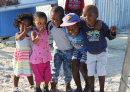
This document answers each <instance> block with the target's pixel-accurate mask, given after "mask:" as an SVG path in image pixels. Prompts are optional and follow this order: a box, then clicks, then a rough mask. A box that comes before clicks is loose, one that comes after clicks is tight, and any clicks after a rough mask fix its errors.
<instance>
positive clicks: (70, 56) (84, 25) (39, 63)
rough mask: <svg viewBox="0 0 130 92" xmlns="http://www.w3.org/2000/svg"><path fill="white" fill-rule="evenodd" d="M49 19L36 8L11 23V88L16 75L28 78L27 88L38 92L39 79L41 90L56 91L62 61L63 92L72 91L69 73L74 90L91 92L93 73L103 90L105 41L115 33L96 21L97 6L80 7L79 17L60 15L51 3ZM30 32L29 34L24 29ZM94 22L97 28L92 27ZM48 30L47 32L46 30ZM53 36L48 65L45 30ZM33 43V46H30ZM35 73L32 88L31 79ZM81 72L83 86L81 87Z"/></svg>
mask: <svg viewBox="0 0 130 92" xmlns="http://www.w3.org/2000/svg"><path fill="white" fill-rule="evenodd" d="M50 16H51V20H50V22H48V23H47V17H46V14H45V13H43V12H36V13H35V14H34V17H33V15H32V14H30V13H28V14H27V13H22V14H20V15H18V16H17V18H16V19H14V27H16V28H18V30H19V32H18V33H16V35H15V40H16V50H15V53H14V59H13V68H14V92H17V91H18V81H19V76H20V75H25V76H27V78H28V81H29V84H30V89H36V92H42V90H41V88H40V84H41V82H44V86H43V90H44V92H50V91H49V89H48V83H49V82H50V84H51V91H52V92H56V85H57V83H58V76H59V72H60V67H61V65H62V64H63V70H64V81H65V89H66V92H72V89H71V85H70V82H71V80H72V75H73V78H74V81H75V84H76V86H77V89H76V90H75V91H74V92H89V91H91V92H94V75H95V74H97V75H98V76H99V83H100V92H104V83H105V75H106V71H105V65H106V63H107V53H108V48H107V41H106V39H105V37H107V38H109V39H110V40H112V39H114V38H115V37H116V26H112V27H111V29H109V28H108V26H107V25H106V24H105V23H104V22H102V21H97V18H98V9H97V7H96V6H94V5H88V6H86V7H84V8H83V20H80V18H79V16H78V15H77V14H75V13H69V14H67V15H65V16H64V9H63V8H62V7H61V6H54V7H53V8H52V9H51V12H50ZM32 26H36V29H35V30H33V31H32V32H31V38H30V37H29V36H28V35H27V33H28V32H29V31H30V30H31V29H32ZM96 26H98V29H95V27H96ZM47 31H48V32H47ZM49 33H51V34H52V36H53V47H54V51H53V62H54V63H53V65H52V67H50V60H51V59H52V57H51V52H50V47H49V40H48V34H49ZM31 42H32V43H33V50H32V49H31ZM32 70H33V73H34V76H35V82H36V88H35V86H34V82H33V74H32ZM79 71H80V72H81V74H82V76H83V78H84V81H85V88H84V91H82V86H81V81H80V74H79Z"/></svg>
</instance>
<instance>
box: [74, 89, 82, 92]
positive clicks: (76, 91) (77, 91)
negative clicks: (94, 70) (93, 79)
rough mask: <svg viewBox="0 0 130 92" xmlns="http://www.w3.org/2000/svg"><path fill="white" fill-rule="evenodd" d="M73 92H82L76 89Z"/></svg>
mask: <svg viewBox="0 0 130 92" xmlns="http://www.w3.org/2000/svg"><path fill="white" fill-rule="evenodd" d="M74 92H82V90H81V91H79V90H78V89H76V90H75V91H74Z"/></svg>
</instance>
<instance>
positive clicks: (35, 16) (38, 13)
mask: <svg viewBox="0 0 130 92" xmlns="http://www.w3.org/2000/svg"><path fill="white" fill-rule="evenodd" d="M37 17H38V18H40V17H42V18H46V19H47V16H46V14H45V13H44V12H36V13H35V14H34V17H33V20H35V19H36V18H37Z"/></svg>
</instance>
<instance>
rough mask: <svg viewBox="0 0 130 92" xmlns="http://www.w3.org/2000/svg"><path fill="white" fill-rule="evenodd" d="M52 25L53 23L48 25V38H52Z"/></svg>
mask: <svg viewBox="0 0 130 92" xmlns="http://www.w3.org/2000/svg"><path fill="white" fill-rule="evenodd" d="M51 26H52V25H51V22H49V23H48V28H47V34H48V36H51V35H52V34H51V28H50V27H51Z"/></svg>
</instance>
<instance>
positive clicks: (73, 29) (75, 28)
mask: <svg viewBox="0 0 130 92" xmlns="http://www.w3.org/2000/svg"><path fill="white" fill-rule="evenodd" d="M79 22H80V18H79V17H78V15H77V14H75V13H69V14H67V15H66V16H65V17H64V18H63V23H62V24H61V26H62V27H63V31H64V32H65V33H66V35H67V36H68V38H69V39H70V41H71V43H72V45H73V46H74V47H75V50H74V52H73V56H72V74H73V78H74V81H75V83H76V85H77V89H76V90H75V91H74V92H82V87H81V81H80V74H79V71H80V72H81V74H82V76H83V78H84V80H85V83H86V86H85V89H84V91H83V92H88V91H89V87H88V79H87V68H86V64H85V62H86V60H87V54H86V53H87V50H86V46H85V43H84V38H83V34H82V32H81V31H82V30H80V27H81V26H80V23H79Z"/></svg>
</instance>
